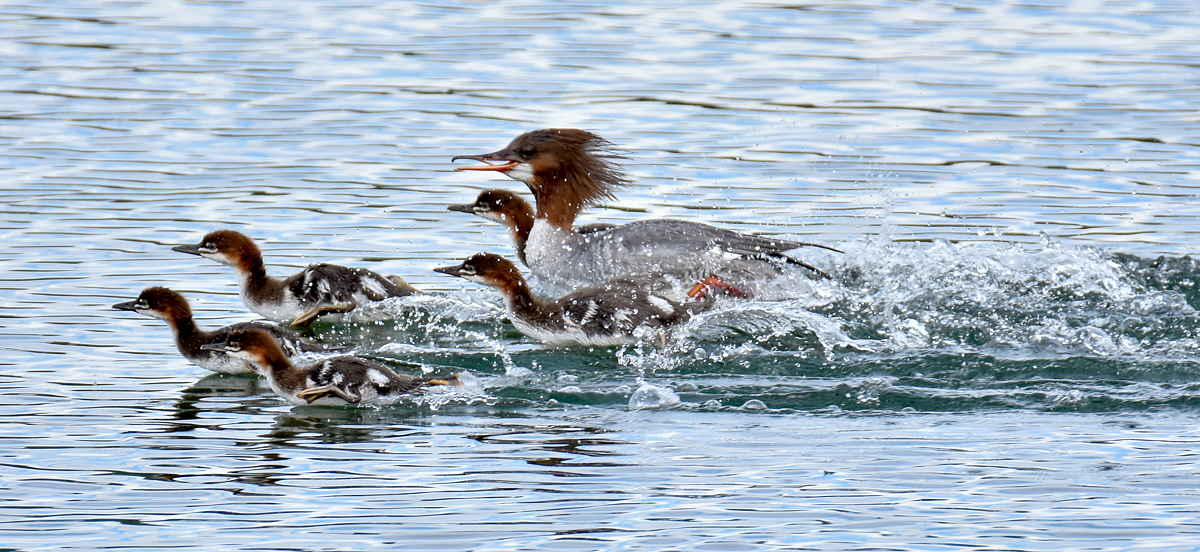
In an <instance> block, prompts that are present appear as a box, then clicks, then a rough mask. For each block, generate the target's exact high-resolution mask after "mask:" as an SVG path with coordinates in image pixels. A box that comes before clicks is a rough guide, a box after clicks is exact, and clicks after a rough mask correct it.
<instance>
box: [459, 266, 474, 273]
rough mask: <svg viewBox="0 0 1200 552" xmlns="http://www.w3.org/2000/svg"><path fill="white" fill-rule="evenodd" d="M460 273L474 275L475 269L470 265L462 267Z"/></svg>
mask: <svg viewBox="0 0 1200 552" xmlns="http://www.w3.org/2000/svg"><path fill="white" fill-rule="evenodd" d="M462 271H463V274H475V267H473V266H471V265H463V267H462Z"/></svg>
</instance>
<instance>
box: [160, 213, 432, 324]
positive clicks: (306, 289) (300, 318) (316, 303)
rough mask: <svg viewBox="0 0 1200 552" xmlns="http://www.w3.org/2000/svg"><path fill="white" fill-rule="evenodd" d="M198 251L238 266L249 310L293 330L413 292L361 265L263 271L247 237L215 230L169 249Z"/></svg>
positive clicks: (185, 251)
mask: <svg viewBox="0 0 1200 552" xmlns="http://www.w3.org/2000/svg"><path fill="white" fill-rule="evenodd" d="M172 249H173V250H175V251H179V252H181V253H190V254H192V255H199V256H201V257H204V258H206V259H212V260H214V261H217V262H218V263H221V264H223V265H229V266H232V267H233V268H234V270H237V272H238V279H239V280H240V286H239V287H240V288H241V289H240V294H241V296H242V302H244V303H245V304H246V306H247V307H249V308H250V310H252V311H254V312H256V313H258V314H260V315H262V316H264V317H266V318H269V319H271V320H275V321H277V322H287V323H289V324H290V325H291V326H292V327H293V328H295V327H300V326H304V325H307V324H311V323H312V322H313V321H314V320H316V319H317V317H318V316H320V315H322V314H328V313H340V312H350V311H352V310H354V308H355V307H361V306H363V305H365V304H367V303H370V302H372V301H382V300H384V299H387V298H388V297H405V296H408V295H412V294H414V293H417V290H415V289H413V288H412V286H409V285H408V283H406V282H405V281H404V280H402V279H400V278H399V277H397V276H390V277H384V276H380V275H379V274H376V273H374V272H371V271H370V270H366V269H363V268H347V267H344V266H338V265H331V264H325V263H319V264H311V265H308V268H305V269H304V270H303V271H301V272H300V273H299V274H296V275H293V276H291V277H289V278H287V279H286V280H279V279H276V278H272V277H270V276H268V275H267V269H266V267H265V266H264V265H263V260H262V253H260V252H259V250H258V246H256V245H254V242H253V241H251V240H250V238H247V237H246V236H244V235H242V234H240V233H238V232H234V231H233V230H217V231H216V232H212V233H210V234H208V235H207V236H204V239H203V240H200V243H198V244H195V245H180V246H176V247H173V248H172Z"/></svg>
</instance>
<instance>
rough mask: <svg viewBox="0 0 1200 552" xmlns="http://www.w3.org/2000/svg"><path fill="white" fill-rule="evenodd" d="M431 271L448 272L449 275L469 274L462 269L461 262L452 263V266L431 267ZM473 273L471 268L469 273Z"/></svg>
mask: <svg viewBox="0 0 1200 552" xmlns="http://www.w3.org/2000/svg"><path fill="white" fill-rule="evenodd" d="M464 264H465V263H464ZM433 271H434V272H441V273H442V274H449V275H451V276H468V275H469V274H468V271H466V270H463V265H461V264H459V265H454V266H439V267H437V268H435V269H433ZM474 273H475V271H473V270H472V271H470V274H474Z"/></svg>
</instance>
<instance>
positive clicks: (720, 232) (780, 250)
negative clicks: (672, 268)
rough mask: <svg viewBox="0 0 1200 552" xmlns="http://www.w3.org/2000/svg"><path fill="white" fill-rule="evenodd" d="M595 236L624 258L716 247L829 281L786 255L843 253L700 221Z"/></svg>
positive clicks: (655, 222) (646, 224)
mask: <svg viewBox="0 0 1200 552" xmlns="http://www.w3.org/2000/svg"><path fill="white" fill-rule="evenodd" d="M593 235H594V236H595V237H596V238H597V239H608V240H612V242H613V243H614V245H616V246H617V247H618V248H619V249H621V250H623V254H625V255H629V254H631V253H632V254H635V255H636V254H638V253H641V254H643V255H645V254H647V253H652V254H653V255H654V256H656V257H660V256H661V257H672V256H687V255H699V254H706V253H708V252H709V251H711V250H713V249H714V248H715V249H719V250H720V251H721V252H723V253H727V254H732V255H737V256H740V257H745V258H749V259H762V260H768V259H775V260H778V261H782V262H787V263H791V264H795V265H799V266H802V267H804V268H807V269H809V270H812V271H815V272H817V273H818V274H821V275H822V276H824V277H826V278H828V277H829V275H828V274H826V273H825V272H823V271H821V270H820V269H818V268H817V267H815V266H813V265H811V264H808V263H806V262H804V261H800V260H798V259H795V258H792V257H790V256H788V255H787V254H786V252H787V251H791V250H793V249H798V248H801V247H820V248H822V249H828V250H830V251H836V252H839V253H840V251H838V250H837V249H834V248H832V247H829V246H825V245H820V244H815V243H808V242H798V241H791V240H783V239H778V238H770V237H765V236H754V235H750V234H742V233H740V232H734V231H732V230H725V229H723V228H717V227H715V226H710V225H707V224H701V223H698V222H691V221H684V220H672V219H651V220H645V221H638V222H633V223H630V224H626V225H624V226H620V227H618V228H614V229H612V230H608V231H601V232H597V233H595V234H593Z"/></svg>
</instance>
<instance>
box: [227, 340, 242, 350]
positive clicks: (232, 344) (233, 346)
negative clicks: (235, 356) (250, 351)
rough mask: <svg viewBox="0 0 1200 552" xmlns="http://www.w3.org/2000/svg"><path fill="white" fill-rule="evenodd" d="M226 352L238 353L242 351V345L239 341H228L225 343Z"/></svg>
mask: <svg viewBox="0 0 1200 552" xmlns="http://www.w3.org/2000/svg"><path fill="white" fill-rule="evenodd" d="M225 350H227V351H232V352H237V351H240V350H242V344H241V343H238V342H237V341H228V342H226V343H225Z"/></svg>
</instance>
